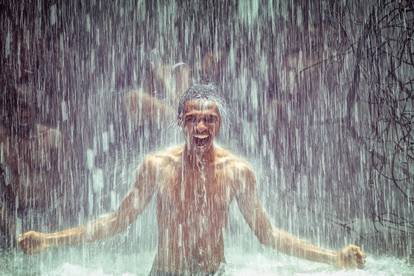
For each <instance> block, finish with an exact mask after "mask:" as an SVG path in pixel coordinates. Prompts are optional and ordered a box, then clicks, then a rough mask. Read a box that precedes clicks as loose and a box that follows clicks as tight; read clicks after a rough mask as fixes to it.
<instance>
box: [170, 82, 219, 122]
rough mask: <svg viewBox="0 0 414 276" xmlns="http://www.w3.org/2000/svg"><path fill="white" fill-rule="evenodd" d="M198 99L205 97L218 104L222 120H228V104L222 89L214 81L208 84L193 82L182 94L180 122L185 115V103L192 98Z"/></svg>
mask: <svg viewBox="0 0 414 276" xmlns="http://www.w3.org/2000/svg"><path fill="white" fill-rule="evenodd" d="M196 99H205V100H208V101H212V102H214V103H215V104H216V105H217V108H218V111H219V113H220V116H221V121H222V123H224V122H225V121H226V118H227V116H226V114H227V110H226V104H225V101H224V98H223V97H222V96H221V94H220V89H219V88H218V87H217V86H216V85H215V84H213V83H208V84H193V85H192V86H190V88H188V89H187V91H186V92H185V93H184V94H183V95H181V97H180V101H179V103H178V114H177V118H178V122H179V123H181V122H182V119H183V118H182V117H183V115H184V106H185V103H186V102H188V101H191V100H196Z"/></svg>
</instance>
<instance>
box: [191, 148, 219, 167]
mask: <svg viewBox="0 0 414 276" xmlns="http://www.w3.org/2000/svg"><path fill="white" fill-rule="evenodd" d="M183 158H184V162H185V166H188V167H189V168H197V169H201V168H203V167H204V168H207V167H209V166H210V165H212V164H213V163H214V160H215V149H214V145H212V146H211V147H210V148H209V149H208V150H206V151H204V152H197V151H196V150H195V149H191V148H189V147H188V146H187V145H186V146H185V147H184V155H183Z"/></svg>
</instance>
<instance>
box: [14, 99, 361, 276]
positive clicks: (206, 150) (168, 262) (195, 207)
mask: <svg viewBox="0 0 414 276" xmlns="http://www.w3.org/2000/svg"><path fill="white" fill-rule="evenodd" d="M220 122H221V119H220V114H219V112H218V109H217V106H216V105H215V103H214V102H210V101H206V100H191V101H188V102H186V104H185V109H184V115H183V116H182V118H181V126H182V129H183V131H184V134H185V137H186V143H185V145H183V146H177V147H174V148H171V149H168V150H166V151H163V152H159V153H156V154H153V155H150V156H148V157H147V158H146V159H145V161H144V162H143V163H142V164H141V165H140V166H139V168H138V169H137V172H136V178H135V179H136V180H135V183H134V186H133V188H132V190H131V191H130V192H129V193H128V195H127V196H126V197H125V199H124V200H123V202H122V203H121V206H120V207H119V209H118V210H117V211H116V212H115V213H113V214H110V215H108V216H107V217H105V218H103V219H100V220H98V221H96V222H94V223H91V224H90V225H88V226H79V227H76V228H72V229H68V230H64V231H61V232H56V233H50V234H47V233H38V232H33V231H31V232H27V233H25V234H24V235H22V236H21V237H20V239H19V243H20V246H21V248H22V249H23V250H24V251H25V252H26V253H29V254H32V253H36V252H39V251H42V250H44V249H46V248H48V247H51V246H58V245H64V244H77V243H81V242H85V241H95V240H98V239H102V238H105V237H108V236H111V235H114V234H116V233H119V232H122V231H123V230H125V229H126V227H127V226H128V225H129V224H130V223H132V222H133V221H134V220H135V219H136V217H137V215H138V214H140V213H141V212H142V211H143V210H144V209H145V207H146V206H147V205H148V203H149V202H150V200H151V198H152V197H153V196H154V195H156V200H157V219H158V231H159V234H158V237H159V241H158V250H157V255H156V257H155V260H154V270H155V271H163V272H170V273H184V272H190V273H195V272H202V273H210V272H215V271H216V270H217V269H218V268H219V266H220V264H221V263H223V262H224V261H225V260H224V243H223V229H224V228H225V226H226V223H227V219H228V213H229V205H230V203H231V201H232V200H233V199H235V200H236V201H237V204H238V206H239V208H240V210H241V212H242V214H243V216H244V218H245V219H246V221H247V223H248V225H249V226H250V228H251V229H252V231H253V232H254V234H255V235H256V236H257V237H258V240H259V241H260V242H261V243H263V244H264V245H267V246H270V247H273V248H274V249H276V250H279V251H281V252H284V253H286V254H290V255H294V256H297V257H301V258H305V259H308V260H312V261H317V262H324V263H329V264H333V265H336V266H338V267H362V266H363V264H364V253H363V252H362V251H361V249H360V248H359V247H357V246H348V247H346V248H345V249H343V250H342V251H340V252H334V251H331V250H327V249H322V248H318V247H316V246H314V245H312V244H309V243H307V242H304V241H302V240H299V239H297V238H296V237H294V236H292V235H290V234H288V233H286V232H284V231H282V230H279V229H276V228H273V227H272V225H271V224H270V222H269V220H268V218H267V215H266V213H265V211H264V210H263V208H262V206H261V204H260V201H259V199H258V197H257V191H256V181H255V175H254V173H253V170H252V169H251V167H250V165H249V164H248V163H247V162H246V161H244V160H243V159H241V158H239V157H237V156H235V155H233V154H232V153H230V152H229V151H227V150H225V149H223V148H220V147H218V146H216V145H214V138H215V137H216V135H217V134H218V131H219V128H220Z"/></svg>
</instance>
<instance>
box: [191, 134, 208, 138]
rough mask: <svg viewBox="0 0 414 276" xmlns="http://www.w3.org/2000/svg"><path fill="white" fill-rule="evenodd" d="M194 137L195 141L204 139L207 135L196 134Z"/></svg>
mask: <svg viewBox="0 0 414 276" xmlns="http://www.w3.org/2000/svg"><path fill="white" fill-rule="evenodd" d="M194 137H195V138H197V139H205V138H207V137H208V135H207V134H196V135H194Z"/></svg>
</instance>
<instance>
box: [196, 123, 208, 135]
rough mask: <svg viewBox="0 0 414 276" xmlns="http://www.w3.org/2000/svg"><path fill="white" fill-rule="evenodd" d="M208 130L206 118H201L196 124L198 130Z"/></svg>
mask: <svg viewBox="0 0 414 276" xmlns="http://www.w3.org/2000/svg"><path fill="white" fill-rule="evenodd" d="M206 130H207V126H206V124H205V122H204V120H199V121H198V122H197V124H196V131H197V132H200V133H201V132H203V131H206Z"/></svg>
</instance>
